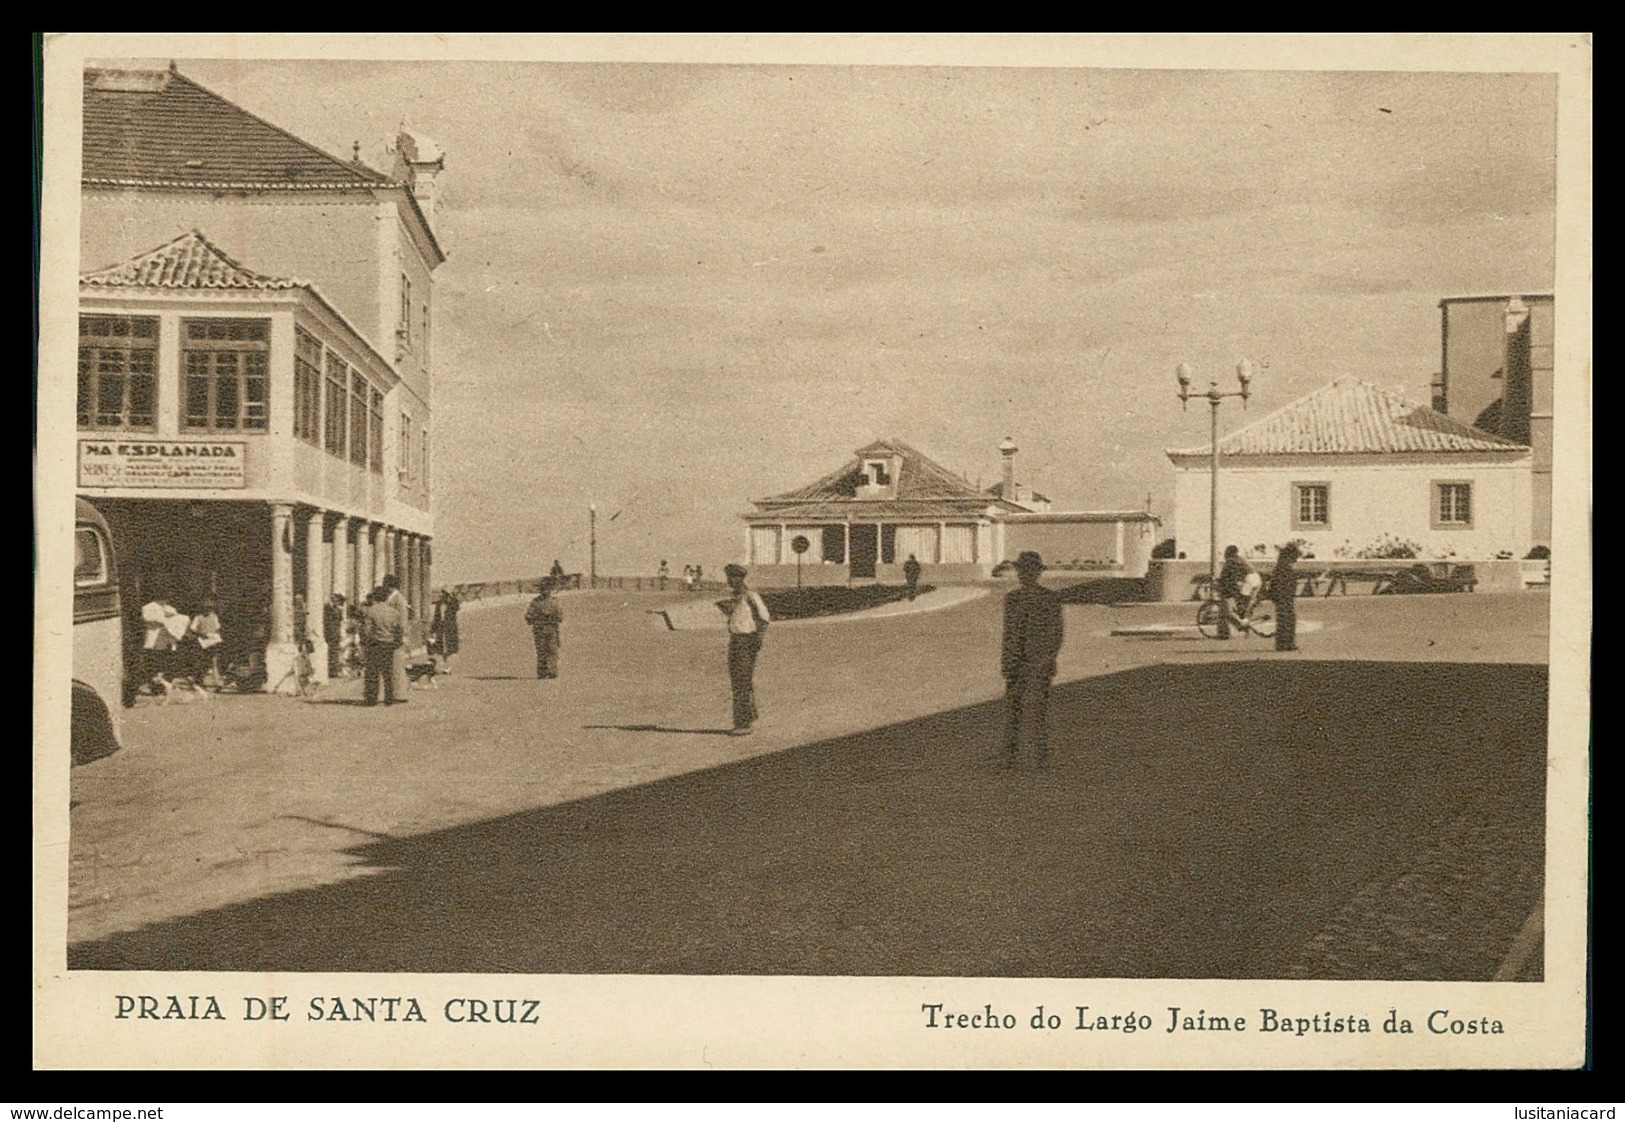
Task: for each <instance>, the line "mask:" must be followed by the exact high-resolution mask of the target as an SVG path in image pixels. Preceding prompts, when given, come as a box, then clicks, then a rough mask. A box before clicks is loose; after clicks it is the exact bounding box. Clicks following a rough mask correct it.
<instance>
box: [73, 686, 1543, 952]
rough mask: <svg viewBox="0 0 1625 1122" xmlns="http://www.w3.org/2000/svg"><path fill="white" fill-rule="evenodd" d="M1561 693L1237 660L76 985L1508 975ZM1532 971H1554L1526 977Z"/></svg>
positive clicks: (1117, 689) (474, 853)
mask: <svg viewBox="0 0 1625 1122" xmlns="http://www.w3.org/2000/svg"><path fill="white" fill-rule="evenodd" d="M1545 697H1546V671H1545V668H1543V667H1537V666H1496V665H1453V664H1406V663H1357V662H1356V663H1351V662H1321V663H1317V662H1300V663H1293V664H1265V663H1262V662H1253V661H1236V662H1230V663H1226V664H1223V665H1218V666H1192V665H1182V666H1165V667H1151V668H1142V669H1137V670H1131V671H1127V672H1124V673H1119V674H1113V675H1107V676H1102V677H1097V678H1090V679H1085V680H1082V681H1077V682H1072V683H1067V684H1065V685H1063V686H1060V687H1058V688H1057V689H1056V691H1055V697H1054V705H1053V714H1052V727H1053V730H1054V731H1053V737H1052V743H1053V747H1054V757H1053V763H1052V767H1051V768H1050V769H1049V770H1046V771H1039V772H1027V771H1016V772H1011V771H1004V770H1000V769H998V768H997V767H995V766H994V764H993V761H992V760H991V758H990V756H991V753H990V747H991V746H992V745H993V743H994V742H995V740H996V737H997V732H998V727H999V722H1000V718H1001V712H1000V709H999V706H998V705H997V704H996V703H990V704H982V705H974V706H969V707H966V708H962V709H956V710H951V711H948V712H943V713H938V714H934V715H932V716H929V717H926V718H923V719H920V720H915V721H910V722H906V723H903V724H898V725H893V726H889V727H886V728H881V729H876V730H873V731H870V732H866V733H862V734H859V735H854V736H847V737H842V738H839V739H835V740H829V741H825V742H823V743H818V744H811V745H807V746H804V747H799V748H794V749H790V750H787V751H783V752H778V753H775V754H771V755H766V756H761V757H757V758H754V759H749V760H745V761H741V762H738V763H734V764H730V765H726V766H723V767H718V768H714V769H712V770H708V771H703V772H695V773H691V774H687V775H683V776H680V777H676V778H673V779H668V780H663V781H660V782H656V783H651V784H648V785H646V786H641V787H634V788H627V789H623V790H618V791H614V792H611V793H608V794H604V795H600V796H596V797H593V798H588V799H583V800H580V801H577V802H573V803H568V804H564V805H558V806H549V807H542V808H538V809H536V810H533V811H528V812H525V813H520V814H515V815H511V816H508V817H504V818H499V819H493V820H489V821H484V822H478V823H473V824H470V825H466V826H461V827H457V828H454V829H448V830H443V831H439V832H435V833H430V834H424V835H420V836H415V837H402V838H390V839H383V840H378V841H370V842H366V843H364V844H361V845H359V846H357V847H356V848H354V849H353V850H350V851H349V852H350V853H352V854H353V855H354V856H355V858H356V859H357V860H358V861H359V862H361V863H362V864H364V865H365V866H368V867H370V869H371V870H372V873H371V875H368V876H363V877H358V878H356V879H353V880H350V881H346V882H344V883H341V884H336V885H331V886H326V887H320V888H314V889H309V890H304V891H299V892H294V893H289V894H284V895H276V896H269V897H265V898H262V899H259V900H255V901H251V902H249V903H245V904H241V905H236V906H232V907H228V908H222V909H219V910H215V911H210V912H205V913H202V914H198V915H194V916H190V917H187V918H183V919H177V920H173V921H169V922H165V923H161V924H157V925H153V926H150V927H146V928H143V929H141V930H138V931H134V932H129V933H124V934H119V935H115V936H112V937H109V938H106V939H104V940H100V941H97V942H87V943H80V944H76V945H74V946H72V947H70V949H69V954H68V963H69V966H70V967H71V968H73V969H78V970H88V969H127V970H133V969H142V970H226V971H435V972H482V973H483V972H525V973H588V974H591V973H637V974H668V973H670V974H722V973H729V974H829V975H939V976H941V975H947V976H956V975H957V976H984V975H991V976H1015V977H1193V978H1286V977H1350V978H1354V977H1363V978H1432V979H1441V980H1443V979H1489V978H1490V977H1492V976H1493V974H1494V973H1495V970H1496V968H1497V967H1498V965H1499V964H1500V961H1501V959H1502V958H1503V957H1504V956H1505V954H1506V951H1507V948H1508V947H1509V946H1510V945H1511V943H1512V941H1513V938H1514V936H1515V935H1516V933H1517V931H1518V929H1519V927H1520V926H1521V925H1522V923H1523V921H1524V919H1525V918H1526V916H1527V915H1528V914H1529V910H1530V908H1531V907H1532V906H1533V905H1534V902H1535V901H1536V900H1537V899H1538V897H1539V893H1540V891H1541V879H1540V878H1541V867H1542V859H1543V806H1544V801H1545V799H1544V783H1545V765H1544V761H1545V746H1544V726H1545V713H1546V703H1545ZM1537 961H1538V958H1537Z"/></svg>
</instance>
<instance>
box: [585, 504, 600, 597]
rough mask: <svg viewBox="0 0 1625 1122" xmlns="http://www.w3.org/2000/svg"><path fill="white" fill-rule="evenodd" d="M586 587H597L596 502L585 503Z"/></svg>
mask: <svg viewBox="0 0 1625 1122" xmlns="http://www.w3.org/2000/svg"><path fill="white" fill-rule="evenodd" d="M587 587H588V588H597V587H598V504H597V503H588V504H587Z"/></svg>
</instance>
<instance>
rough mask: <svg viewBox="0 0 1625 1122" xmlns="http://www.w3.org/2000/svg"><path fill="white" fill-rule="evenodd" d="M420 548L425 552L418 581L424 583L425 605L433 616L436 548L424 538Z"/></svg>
mask: <svg viewBox="0 0 1625 1122" xmlns="http://www.w3.org/2000/svg"><path fill="white" fill-rule="evenodd" d="M420 548H421V549H422V551H423V555H422V562H423V565H422V569H421V570H420V575H419V578H418V579H419V580H421V581H422V582H423V603H424V604H425V605H427V606H428V607H429V608H430V609H431V610H430V613H429V614H430V615H433V614H434V613H433V610H432V609H433V607H434V605H432V604H430V603H429V596H430V593H432V592H433V591H434V579H433V577H434V546H433V545H432V544H431V542H430V539H428V538H424V539H423V541H422V545H421V546H420Z"/></svg>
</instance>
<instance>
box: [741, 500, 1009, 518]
mask: <svg viewBox="0 0 1625 1122" xmlns="http://www.w3.org/2000/svg"><path fill="white" fill-rule="evenodd" d="M769 503H770V500H763V505H762V509H760V510H758V511H755V512H753V513H751V514H747V515H745V518H746V519H747V520H749V521H752V522H803V521H818V522H824V521H836V522H844V521H846V520H847V519H849V518H850V519H852V520H853V521H854V522H865V521H872V520H874V519H876V518H886V519H910V518H914V519H919V520H920V521H922V522H940V521H942V520H943V519H953V520H956V521H957V520H962V519H966V518H979V517H981V516H982V515H983V514H984V513H986V511H987V508H988V507H989V506H994V507H997V508H998V509H999V510H1000V511H1001V512H1006V513H1011V512H1014V511H1018V510H1020V508H1019V507H1012V506H1011V505H1010V504H1009V503H1005V502H993V503H989V502H988V501H987V500H986V499H978V500H976V501H974V502H972V501H968V500H964V499H913V500H910V501H907V502H900V501H897V500H894V499H866V500H864V501H862V502H856V501H853V500H851V499H848V500H846V501H845V502H821V503H791V504H789V505H786V506H774V505H768V504H769Z"/></svg>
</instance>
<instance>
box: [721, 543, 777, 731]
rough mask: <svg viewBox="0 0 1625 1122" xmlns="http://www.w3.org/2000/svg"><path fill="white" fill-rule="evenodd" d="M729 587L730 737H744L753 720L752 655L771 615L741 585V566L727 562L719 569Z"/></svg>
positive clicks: (759, 650)
mask: <svg viewBox="0 0 1625 1122" xmlns="http://www.w3.org/2000/svg"><path fill="white" fill-rule="evenodd" d="M722 574H723V576H725V577H727V578H728V587H729V588H731V589H732V590H733V599H732V600H725V601H723V611H724V612H725V613H726V614H727V616H728V684H729V685H730V686H731V687H732V688H733V699H734V724H733V733H732V735H734V736H747V735H749V733H750V731H751V726H752V725H754V724H755V723H756V718H757V712H756V682H755V677H756V656H757V655H759V654H761V653H762V636H763V635H764V634H765V633H766V632H767V625H768V624H769V623H771V622H773V617H772V616H770V615H768V614H767V605H766V604H765V603H763V602H762V598H761V596H759V595H758V594H757V593H756V590H755V589H752V588H747V587H745V568H744V566H743V565H727V566H724V568H723V570H722Z"/></svg>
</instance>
